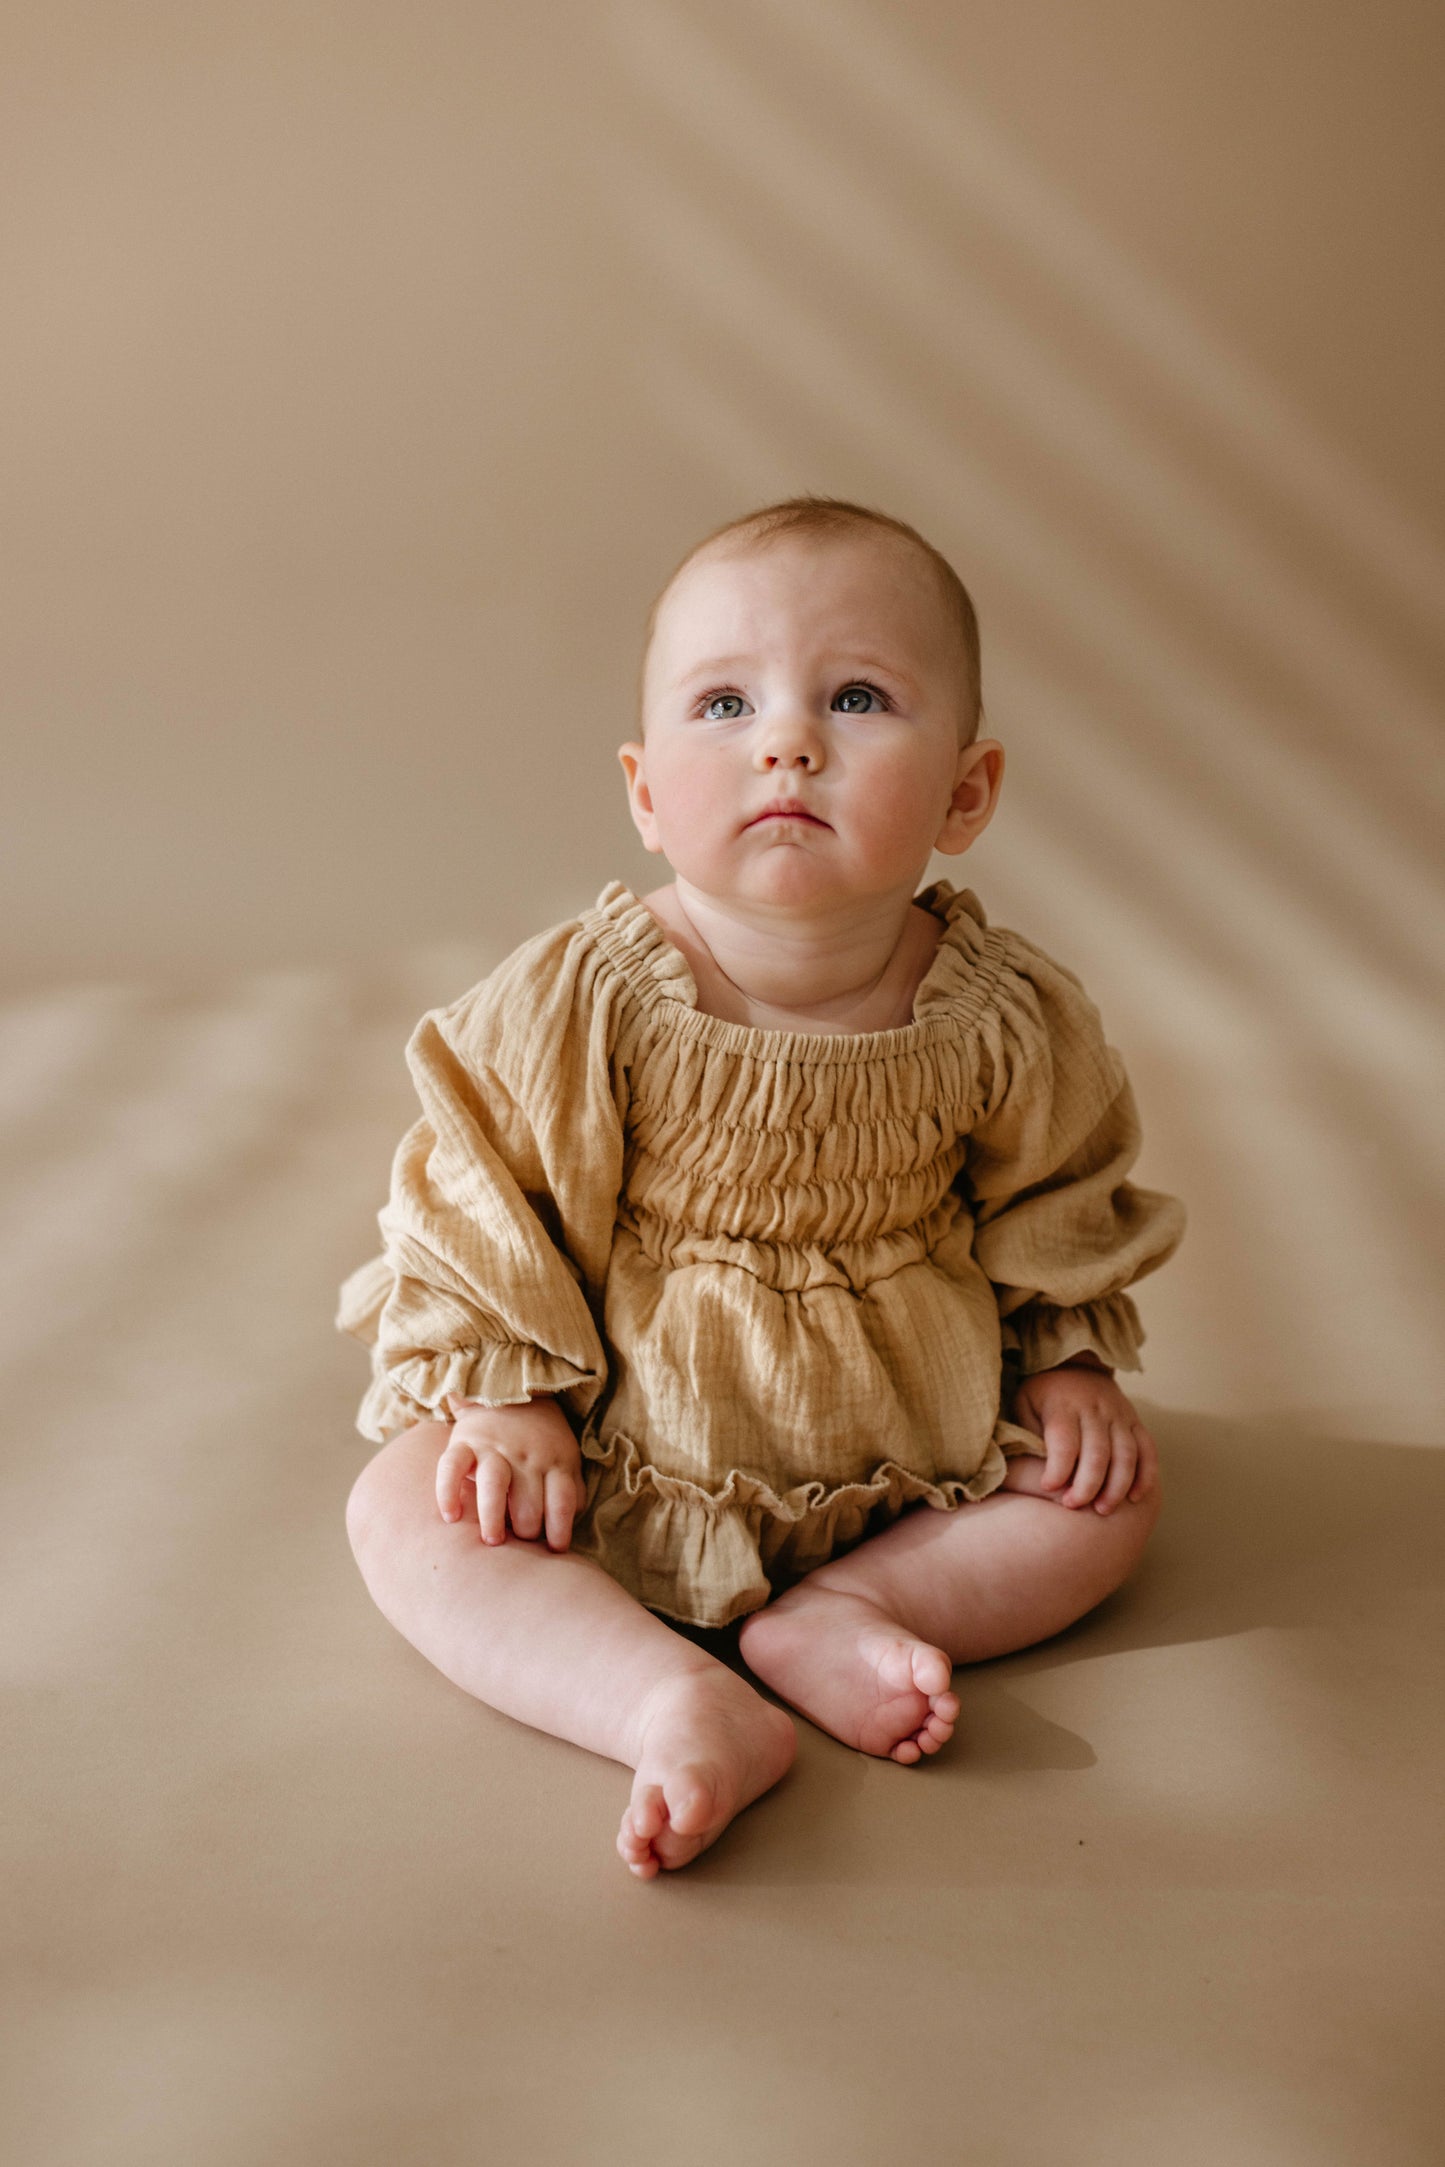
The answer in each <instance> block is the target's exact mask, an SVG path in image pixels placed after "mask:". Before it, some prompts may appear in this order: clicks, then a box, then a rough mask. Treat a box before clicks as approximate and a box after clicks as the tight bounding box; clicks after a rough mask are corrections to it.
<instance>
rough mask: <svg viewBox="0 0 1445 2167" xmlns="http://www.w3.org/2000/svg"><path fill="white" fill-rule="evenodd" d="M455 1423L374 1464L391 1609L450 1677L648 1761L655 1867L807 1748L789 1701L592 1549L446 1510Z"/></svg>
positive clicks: (641, 1782)
mask: <svg viewBox="0 0 1445 2167" xmlns="http://www.w3.org/2000/svg"><path fill="white" fill-rule="evenodd" d="M447 1435H448V1432H447V1428H446V1425H445V1424H443V1423H439V1422H426V1423H421V1424H419V1425H418V1427H417V1428H415V1429H412V1430H408V1431H406V1432H405V1433H404V1435H402V1436H400V1437H397V1438H394V1439H393V1440H392V1442H391V1443H390V1444H389V1445H386V1446H384V1447H383V1448H382V1450H381V1451H380V1452H379V1453H378V1454H377V1455H376V1458H375V1459H374V1460H372V1461H371V1462H370V1463H369V1465H368V1466H367V1467H365V1468H364V1469H363V1470H362V1472H361V1475H360V1476H359V1478H358V1480H357V1483H356V1487H355V1488H354V1489H353V1491H352V1493H351V1501H350V1503H349V1505H348V1506H347V1514H346V1521H347V1529H348V1532H349V1534H350V1536H351V1545H352V1548H353V1550H354V1551H355V1552H356V1560H357V1563H358V1565H359V1566H360V1567H361V1572H362V1577H363V1579H364V1580H365V1581H366V1584H367V1587H368V1588H369V1589H370V1590H371V1593H372V1596H373V1597H374V1599H375V1601H376V1604H377V1607H378V1608H379V1609H380V1610H381V1612H382V1613H383V1615H384V1616H385V1617H387V1618H389V1619H390V1621H391V1623H392V1624H393V1625H394V1626H395V1627H396V1628H397V1630H398V1632H400V1633H402V1634H403V1635H404V1636H405V1637H406V1639H408V1640H409V1641H410V1642H411V1644H412V1646H413V1647H414V1648H419V1649H420V1650H421V1653H422V1654H423V1655H424V1656H426V1658H427V1660H428V1661H429V1662H431V1663H434V1664H435V1665H436V1667H437V1669H438V1670H440V1671H441V1672H442V1673H443V1674H444V1675H445V1676H446V1677H448V1678H450V1679H451V1680H452V1682H453V1684H455V1685H459V1686H461V1687H462V1688H463V1690H464V1691H465V1692H468V1693H471V1694H473V1695H474V1696H475V1697H476V1698H477V1699H478V1700H482V1701H486V1702H487V1703H488V1705H489V1706H490V1707H493V1708H499V1709H501V1710H502V1711H503V1713H504V1714H506V1715H509V1716H515V1717H516V1718H517V1720H518V1721H519V1722H522V1723H530V1724H531V1725H533V1727H534V1728H535V1729H537V1730H542V1731H551V1732H552V1733H553V1734H554V1735H555V1736H556V1737H558V1738H569V1739H571V1740H573V1742H574V1743H575V1744H577V1745H579V1746H586V1747H587V1748H588V1749H589V1751H591V1752H593V1753H601V1754H605V1755H607V1756H608V1758H609V1759H611V1760H615V1761H623V1762H625V1763H626V1764H627V1765H628V1767H630V1768H633V1769H635V1770H636V1771H637V1775H636V1781H635V1782H634V1784H633V1788H632V1801H631V1804H630V1806H629V1807H628V1810H627V1812H626V1813H625V1814H624V1816H623V1820H622V1828H621V1832H620V1834H619V1836H618V1839H617V1848H618V1850H619V1851H620V1852H621V1854H622V1856H623V1858H624V1859H625V1860H626V1862H627V1864H628V1865H629V1866H630V1867H631V1869H632V1871H633V1872H634V1873H635V1874H637V1875H639V1876H640V1877H641V1878H643V1879H644V1880H650V1879H651V1878H652V1876H653V1875H654V1874H656V1873H657V1872H658V1870H659V1868H660V1867H663V1866H683V1865H686V1863H687V1862H688V1860H689V1859H691V1858H695V1857H696V1855H697V1853H698V1852H699V1851H701V1850H703V1849H704V1848H705V1847H706V1846H707V1845H708V1844H710V1843H712V1842H713V1840H714V1839H715V1838H716V1837H717V1836H719V1835H721V1833H722V1831H723V1829H724V1828H726V1826H727V1824H728V1822H729V1821H730V1820H732V1818H733V1816H734V1815H735V1814H737V1813H740V1812H741V1811H742V1809H743V1807H744V1806H747V1805H750V1804H751V1803H752V1801H753V1800H754V1799H755V1798H757V1797H758V1796H759V1794H760V1793H761V1792H763V1791H766V1790H767V1789H768V1788H769V1787H770V1786H771V1785H772V1784H774V1783H776V1782H777V1781H778V1779H779V1777H780V1776H782V1775H783V1774H784V1773H785V1771H786V1770H787V1768H788V1767H789V1765H790V1764H791V1762H792V1759H793V1754H794V1752H795V1750H796V1743H797V1741H796V1737H795V1734H794V1731H793V1726H792V1723H791V1722H790V1721H789V1719H788V1717H787V1716H786V1715H784V1713H783V1711H782V1710H781V1709H780V1708H774V1707H772V1706H771V1705H770V1704H769V1703H768V1702H767V1701H765V1700H763V1698H762V1697H761V1695H760V1694H758V1693H755V1692H754V1691H753V1689H752V1687H751V1686H749V1685H748V1684H747V1682H746V1680H744V1679H742V1678H739V1677H738V1676H737V1674H736V1673H735V1672H734V1671H731V1670H729V1669H728V1668H727V1666H726V1664H723V1663H719V1662H717V1661H715V1659H714V1658H713V1657H712V1656H710V1655H708V1654H707V1653H706V1652H705V1651H704V1650H703V1649H701V1648H698V1647H696V1646H694V1645H693V1643H692V1642H690V1641H688V1640H685V1639H684V1638H683V1637H682V1635H681V1634H679V1633H674V1632H673V1631H672V1630H671V1629H670V1627H668V1626H666V1625H664V1624H663V1623H662V1621H661V1619H660V1618H657V1617H654V1616H653V1614H652V1613H651V1611H648V1610H644V1609H643V1607H642V1605H641V1604H640V1603H636V1602H634V1601H633V1599H632V1597H631V1596H630V1595H628V1594H627V1593H626V1592H625V1591H624V1590H623V1589H622V1588H620V1587H619V1586H618V1585H617V1582H616V1581H615V1580H612V1579H610V1578H609V1577H608V1575H607V1574H606V1573H605V1572H603V1571H602V1570H601V1568H600V1567H599V1566H597V1565H594V1564H593V1563H592V1562H591V1560H590V1559H587V1558H582V1557H578V1556H576V1555H575V1554H574V1553H573V1552H571V1551H559V1552H553V1551H550V1550H548V1549H547V1548H546V1546H545V1544H543V1543H540V1542H521V1541H518V1540H517V1539H516V1538H515V1537H513V1536H512V1535H510V1534H509V1535H508V1537H507V1540H506V1542H505V1543H503V1544H501V1545H499V1546H489V1545H487V1544H485V1543H483V1542H482V1541H481V1539H480V1537H479V1535H478V1532H477V1513H476V1500H475V1494H474V1493H473V1492H471V1491H469V1492H468V1501H467V1506H466V1509H465V1511H464V1514H463V1517H462V1518H461V1519H460V1520H457V1521H452V1522H450V1523H449V1522H447V1521H445V1520H443V1519H442V1517H441V1514H440V1513H439V1512H438V1510H437V1503H436V1488H435V1484H436V1465H437V1459H438V1457H439V1455H440V1453H441V1451H442V1448H443V1446H444V1445H445V1443H446V1439H447Z"/></svg>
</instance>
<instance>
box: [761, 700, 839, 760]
mask: <svg viewBox="0 0 1445 2167" xmlns="http://www.w3.org/2000/svg"><path fill="white" fill-rule="evenodd" d="M824 757H825V755H824V751H823V737H822V732H821V731H820V730H819V729H818V727H817V725H816V724H815V723H814V721H813V719H812V717H811V716H810V715H807V714H805V713H793V714H790V715H779V716H778V717H776V718H775V719H774V720H771V721H770V722H769V723H768V725H767V726H766V728H764V729H763V730H762V731H760V733H759V735H758V743H757V765H758V766H759V767H760V768H763V769H769V768H777V767H804V768H807V769H808V770H810V771H811V772H813V773H816V772H817V770H818V769H819V768H820V767H821V766H822V765H823V760H824Z"/></svg>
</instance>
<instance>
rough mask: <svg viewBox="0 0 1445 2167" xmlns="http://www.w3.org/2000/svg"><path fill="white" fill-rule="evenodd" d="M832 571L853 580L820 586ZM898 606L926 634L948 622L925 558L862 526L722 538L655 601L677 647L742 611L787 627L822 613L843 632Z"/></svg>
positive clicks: (657, 616)
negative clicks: (722, 616) (832, 568)
mask: <svg viewBox="0 0 1445 2167" xmlns="http://www.w3.org/2000/svg"><path fill="white" fill-rule="evenodd" d="M830 563H831V564H832V565H833V566H835V567H838V568H839V569H842V570H843V571H844V572H845V573H846V574H847V575H850V576H846V577H845V578H844V579H843V580H842V581H840V582H833V583H831V584H830V583H828V582H825V581H820V580H819V579H818V577H817V574H818V572H819V571H820V570H822V569H823V568H824V567H825V566H827V565H828V564H830ZM900 603H902V604H904V605H905V618H906V619H913V620H914V623H915V624H916V627H917V629H918V630H919V631H925V630H926V631H927V632H928V633H930V634H931V633H932V632H933V631H934V630H935V629H936V627H937V625H938V623H939V622H940V621H941V620H942V619H945V618H947V616H948V614H949V612H948V610H947V606H946V602H945V598H944V596H943V594H942V591H941V589H940V584H939V580H938V576H937V573H936V571H935V569H934V567H933V565H932V563H931V562H930V560H929V558H928V556H927V554H926V553H925V552H924V551H923V550H921V549H919V548H918V547H916V546H915V545H914V544H912V543H910V542H909V541H908V540H907V538H906V537H904V536H899V535H894V534H891V533H888V532H887V531H881V530H877V529H874V530H869V529H867V528H865V527H862V526H861V525H860V526H859V527H858V528H848V529H844V530H843V531H842V532H839V533H834V534H823V535H816V534H790V535H785V536H770V537H767V538H759V539H757V540H752V539H750V538H747V537H742V538H739V537H734V536H727V537H724V538H722V539H720V540H719V541H718V542H717V543H714V544H705V545H704V547H703V548H702V549H701V550H699V551H698V553H697V554H696V556H694V557H690V558H688V559H687V561H686V562H685V563H684V564H683V565H681V566H680V567H679V569H678V570H677V572H676V573H675V574H674V575H673V578H672V580H671V581H670V583H669V585H668V586H667V588H666V589H665V590H664V592H663V594H662V596H661V597H660V598H659V601H658V605H657V607H656V609H655V611H654V624H655V626H657V627H659V628H660V627H661V626H662V624H663V623H664V620H665V621H666V625H667V630H668V633H669V635H670V637H669V641H668V644H669V646H677V645H686V644H687V643H688V641H689V639H690V637H691V636H693V635H694V633H695V635H696V637H698V638H700V639H706V638H707V636H708V623H707V620H710V619H712V618H714V617H716V616H717V615H719V614H729V613H732V612H734V611H736V610H738V609H740V608H741V609H743V610H747V611H749V612H750V613H757V612H759V611H761V612H762V614H763V615H764V616H765V617H766V618H770V619H772V620H773V621H775V622H781V623H785V624H786V623H788V622H790V621H792V620H797V619H803V618H813V617H816V616H818V615H819V614H820V612H822V611H826V612H827V614H828V615H830V616H831V617H832V618H833V619H834V620H835V628H836V629H838V630H840V631H843V630H846V629H847V627H848V625H849V623H850V621H857V622H858V624H859V625H860V627H861V626H863V625H865V624H868V623H870V622H872V621H874V620H876V618H877V617H878V616H879V614H880V612H881V611H882V610H885V609H887V610H889V611H890V612H891V613H893V614H895V615H896V613H897V608H898V605H899V604H900ZM910 605H911V606H910ZM896 629H898V630H902V629H904V627H903V626H901V625H900V626H898V627H897V628H896Z"/></svg>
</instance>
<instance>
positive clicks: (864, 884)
mask: <svg viewBox="0 0 1445 2167" xmlns="http://www.w3.org/2000/svg"><path fill="white" fill-rule="evenodd" d="M778 825H779V826H780V827H782V826H792V825H793V823H792V822H786V823H785V822H779V823H778ZM827 840H828V841H830V842H831V841H833V840H834V838H833V837H832V836H831V835H829V836H828V838H827ZM674 871H675V872H676V874H677V878H678V882H679V885H680V886H681V887H683V888H684V889H685V890H686V891H687V892H688V893H690V894H693V895H696V896H698V897H699V898H701V899H704V900H706V901H709V902H712V903H715V904H717V905H718V906H720V907H723V908H728V907H732V908H734V909H736V908H737V907H738V906H739V905H740V904H741V905H748V904H753V905H755V906H757V907H758V908H760V909H770V910H775V911H776V910H782V911H798V912H809V913H811V912H814V911H818V910H824V909H830V908H836V907H837V906H838V905H839V904H846V903H852V902H864V901H867V900H871V899H873V898H874V897H876V896H877V894H878V893H879V889H878V883H877V880H876V878H875V879H869V878H867V877H866V876H860V874H859V872H858V869H857V868H856V867H849V866H847V865H844V864H841V863H840V862H839V861H838V859H837V858H836V857H834V856H830V854H829V853H828V852H826V851H820V850H817V849H813V850H809V849H808V848H807V847H806V845H804V846H802V847H800V846H799V845H798V844H797V843H793V844H788V843H786V842H785V843H783V844H782V845H781V846H774V847H771V848H766V849H763V850H759V851H756V852H754V853H752V854H750V855H749V856H747V857H745V858H742V859H740V860H739V861H738V862H737V863H736V864H734V865H732V866H729V867H727V868H718V867H715V866H709V867H707V868H706V869H705V870H704V869H703V868H698V869H697V876H696V877H695V876H694V875H693V874H692V873H690V872H689V871H688V869H687V867H686V866H685V865H683V866H680V867H674ZM909 893H910V894H911V893H912V888H911V887H910V888H909Z"/></svg>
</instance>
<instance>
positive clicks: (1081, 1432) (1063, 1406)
mask: <svg viewBox="0 0 1445 2167" xmlns="http://www.w3.org/2000/svg"><path fill="white" fill-rule="evenodd" d="M1014 1419H1015V1420H1016V1421H1017V1422H1019V1423H1021V1424H1022V1425H1023V1427H1024V1428H1025V1429H1030V1430H1032V1431H1033V1432H1034V1433H1035V1435H1036V1436H1038V1437H1041V1438H1042V1439H1043V1441H1044V1447H1045V1451H1046V1455H1047V1457H1046V1459H1045V1463H1044V1473H1043V1477H1042V1484H1043V1488H1044V1490H1045V1491H1046V1492H1047V1493H1048V1494H1049V1495H1050V1496H1051V1497H1055V1498H1056V1499H1057V1500H1058V1502H1059V1504H1061V1505H1068V1506H1071V1507H1074V1508H1077V1507H1078V1506H1080V1505H1088V1504H1090V1503H1092V1505H1093V1507H1094V1510H1095V1512H1101V1513H1105V1514H1107V1513H1111V1512H1112V1511H1113V1510H1114V1508H1115V1506H1116V1505H1122V1504H1123V1503H1124V1501H1125V1499H1126V1498H1127V1499H1129V1500H1130V1502H1135V1501H1137V1500H1138V1499H1139V1498H1142V1497H1148V1496H1149V1495H1150V1493H1151V1492H1152V1491H1153V1490H1155V1489H1156V1488H1157V1487H1158V1483H1159V1453H1158V1448H1157V1446H1156V1445H1155V1443H1154V1440H1153V1438H1152V1437H1151V1436H1150V1435H1149V1432H1148V1431H1147V1430H1146V1429H1145V1427H1144V1425H1143V1423H1142V1422H1141V1421H1140V1420H1139V1417H1138V1415H1137V1414H1135V1412H1134V1409H1133V1407H1132V1406H1131V1405H1130V1403H1129V1401H1128V1400H1127V1399H1126V1398H1125V1397H1124V1394H1123V1393H1122V1392H1121V1391H1120V1390H1119V1387H1118V1386H1117V1385H1116V1384H1115V1382H1114V1380H1113V1378H1112V1377H1111V1376H1110V1375H1109V1373H1108V1371H1107V1370H1104V1369H1092V1368H1085V1367H1083V1366H1075V1365H1073V1364H1068V1363H1066V1364H1065V1365H1064V1367H1063V1368H1061V1369H1045V1370H1040V1371H1038V1372H1037V1374H1036V1375H1034V1376H1032V1377H1025V1378H1024V1380H1023V1382H1022V1383H1021V1384H1020V1386H1019V1388H1018V1391H1017V1392H1016V1393H1015V1395H1014Z"/></svg>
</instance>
